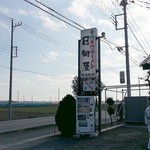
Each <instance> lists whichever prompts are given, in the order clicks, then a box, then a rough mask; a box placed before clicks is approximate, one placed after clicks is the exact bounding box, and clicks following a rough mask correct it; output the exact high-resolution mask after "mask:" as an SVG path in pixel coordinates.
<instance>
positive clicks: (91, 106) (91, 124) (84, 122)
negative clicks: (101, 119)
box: [76, 96, 96, 136]
mask: <svg viewBox="0 0 150 150" xmlns="http://www.w3.org/2000/svg"><path fill="white" fill-rule="evenodd" d="M95 102H96V99H95V97H94V96H77V99H76V135H90V136H93V135H95V134H96V118H95Z"/></svg>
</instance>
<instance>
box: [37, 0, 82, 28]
mask: <svg viewBox="0 0 150 150" xmlns="http://www.w3.org/2000/svg"><path fill="white" fill-rule="evenodd" d="M35 1H36V2H37V3H39V4H41V5H42V6H44V7H46V8H48V9H49V10H51V11H52V12H54V13H56V14H57V15H59V16H61V17H62V18H64V19H66V20H68V21H70V22H72V23H73V24H75V25H77V26H79V27H81V29H85V28H84V27H83V26H81V25H80V24H78V23H76V22H75V21H72V20H71V19H69V18H67V17H65V16H64V15H62V14H60V13H58V12H57V11H55V10H54V9H52V8H50V7H48V6H46V5H45V4H43V3H42V2H40V1H38V0H35Z"/></svg>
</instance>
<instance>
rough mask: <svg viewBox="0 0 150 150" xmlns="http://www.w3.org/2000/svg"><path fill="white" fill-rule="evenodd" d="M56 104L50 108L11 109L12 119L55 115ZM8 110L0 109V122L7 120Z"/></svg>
mask: <svg viewBox="0 0 150 150" xmlns="http://www.w3.org/2000/svg"><path fill="white" fill-rule="evenodd" d="M57 108H58V104H53V105H50V106H34V107H12V119H24V118H35V117H46V116H52V115H55V114H56V111H57ZM8 114H9V108H0V120H8Z"/></svg>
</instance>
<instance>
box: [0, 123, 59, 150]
mask: <svg viewBox="0 0 150 150" xmlns="http://www.w3.org/2000/svg"><path fill="white" fill-rule="evenodd" d="M57 134H60V133H59V132H58V129H57V127H54V126H46V127H42V128H36V129H32V130H31V129H30V130H19V131H17V132H9V133H5V134H0V150H24V149H26V150H30V149H31V150H32V147H33V146H36V145H37V144H40V142H41V141H42V142H43V140H46V139H47V138H51V137H52V136H55V135H57Z"/></svg>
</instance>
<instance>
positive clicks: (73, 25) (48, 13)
mask: <svg viewBox="0 0 150 150" xmlns="http://www.w3.org/2000/svg"><path fill="white" fill-rule="evenodd" d="M24 1H26V2H27V3H29V4H31V5H33V6H35V7H37V8H38V9H40V10H42V11H44V12H46V13H48V14H49V15H51V16H53V17H55V18H57V19H58V20H60V21H62V22H64V23H66V24H68V25H70V26H72V27H74V28H76V29H78V30H82V29H81V28H79V27H76V26H75V25H73V24H71V23H69V22H67V21H66V20H64V19H62V18H60V17H58V16H56V15H54V14H52V13H50V12H49V11H47V10H45V9H43V8H41V7H39V6H37V5H36V4H33V3H31V2H30V1H28V0H24Z"/></svg>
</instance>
